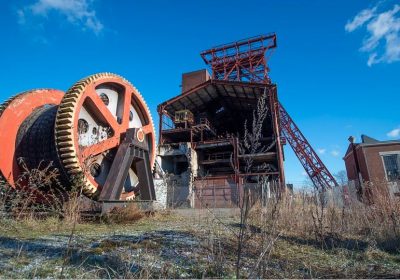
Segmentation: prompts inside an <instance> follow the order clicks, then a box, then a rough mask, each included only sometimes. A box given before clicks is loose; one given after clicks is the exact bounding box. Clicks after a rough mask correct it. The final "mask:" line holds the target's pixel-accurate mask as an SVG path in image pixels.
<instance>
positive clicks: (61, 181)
mask: <svg viewBox="0 0 400 280" xmlns="http://www.w3.org/2000/svg"><path fill="white" fill-rule="evenodd" d="M0 129H1V132H0V144H1V145H0V172H1V176H2V177H3V179H4V180H5V181H6V182H7V183H8V184H9V185H10V186H11V187H13V188H24V190H25V189H28V192H29V191H31V192H32V193H34V192H39V190H38V189H39V188H40V193H41V195H42V196H46V194H49V193H54V191H55V190H57V192H59V193H62V194H66V195H65V197H67V193H68V192H69V191H70V190H71V187H72V185H73V186H74V187H79V188H81V189H82V192H83V193H84V194H85V195H86V196H88V197H90V198H92V199H95V200H96V199H98V195H99V194H100V192H101V190H102V188H103V187H104V184H105V182H106V178H107V175H110V176H108V177H110V180H109V182H111V181H113V180H116V178H112V177H113V176H114V175H116V174H117V173H118V172H116V171H119V170H124V171H125V172H122V173H121V174H120V173H118V174H117V175H118V176H117V177H118V180H116V181H118V184H114V187H115V185H118V188H117V187H115V189H112V190H111V192H112V193H113V196H112V197H111V196H110V197H111V198H112V199H113V200H119V199H121V200H125V199H131V198H134V197H135V196H137V195H139V196H141V195H142V196H143V199H145V200H154V199H155V194H154V193H155V192H154V185H153V180H152V175H151V168H152V166H153V165H154V162H155V130H154V125H153V121H152V118H151V115H150V111H149V109H148V108H147V105H146V103H145V101H144V99H143V97H142V96H141V94H140V93H139V91H138V90H137V89H136V88H135V87H133V86H132V85H131V84H130V83H129V82H128V81H127V80H125V79H124V78H122V77H120V76H118V75H115V74H111V73H100V74H95V75H92V76H89V77H86V78H84V79H82V80H80V81H79V82H77V83H76V84H75V85H73V86H72V87H71V88H70V89H69V90H68V91H67V92H66V93H65V94H64V93H63V92H62V91H59V90H52V89H43V90H32V91H27V92H24V93H22V94H20V95H17V96H16V97H14V98H11V99H10V100H8V101H6V102H5V103H4V104H3V105H2V106H1V107H0ZM127 132H129V133H134V135H133V138H134V143H131V142H132V141H131V142H129V143H126V142H124V139H125V138H126V137H125V136H126V135H127ZM122 143H124V144H127V145H128V149H127V152H128V155H129V156H130V157H129V158H130V160H124V161H121V162H119V164H116V165H115V166H114V169H113V170H114V171H115V172H111V171H112V170H111V169H112V168H111V166H112V165H113V162H114V159H115V158H116V154H118V152H119V153H120V154H121V152H120V150H119V149H118V148H119V147H120V146H121V144H122ZM122 153H123V152H122ZM19 158H22V159H23V162H22V161H20V160H19ZM47 165H48V166H50V165H51V168H48V169H46V167H47ZM37 169H39V170H42V172H50V171H58V178H57V180H54V182H53V181H52V182H51V183H49V185H48V186H47V185H46V188H44V187H43V186H42V185H43V184H42V183H40V182H39V183H38V184H39V185H38V186H31V182H30V181H29V180H28V179H26V178H27V176H28V175H26V174H29V173H30V172H32V171H34V170H37ZM111 173H112V174H111ZM46 174H47V173H46ZM46 174H45V176H47V175H46ZM21 175H24V177H23V178H22V177H21ZM49 176H50V175H49ZM121 186H122V187H123V190H122V189H121ZM35 188H36V189H35ZM109 190H110V189H109ZM139 199H140V197H139Z"/></svg>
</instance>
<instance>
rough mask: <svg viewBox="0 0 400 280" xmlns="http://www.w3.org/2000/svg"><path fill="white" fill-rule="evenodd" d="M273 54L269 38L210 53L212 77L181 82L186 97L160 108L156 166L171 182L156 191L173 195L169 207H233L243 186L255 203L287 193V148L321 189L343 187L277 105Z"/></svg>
mask: <svg viewBox="0 0 400 280" xmlns="http://www.w3.org/2000/svg"><path fill="white" fill-rule="evenodd" d="M274 48H276V35H275V34H268V35H262V36H258V37H254V38H250V39H245V40H242V41H238V42H234V43H230V44H226V45H222V46H218V47H214V48H212V49H209V50H206V51H204V52H202V53H201V56H202V58H203V60H204V62H205V63H206V64H207V65H208V66H209V67H210V70H211V73H209V72H208V71H207V70H206V69H203V70H199V71H194V72H190V73H185V74H183V75H182V85H181V88H182V91H181V93H180V94H178V95H177V96H174V97H172V98H171V99H169V100H167V101H165V102H163V103H161V104H160V105H158V113H159V145H158V158H157V162H158V168H159V170H160V173H162V174H163V175H162V176H163V178H168V179H167V181H166V180H165V179H164V181H163V183H160V182H161V179H159V180H158V182H157V180H156V185H157V186H158V187H156V189H159V190H160V189H167V191H166V192H167V193H166V194H165V195H166V196H167V198H166V200H167V204H168V206H170V207H179V206H188V207H203V206H208V207H235V206H237V205H238V203H239V202H240V197H241V194H242V193H243V188H244V186H245V187H247V188H253V189H254V191H253V193H255V194H256V195H261V194H265V195H270V194H271V192H280V191H284V189H285V176H284V167H283V162H284V153H283V145H285V144H286V142H288V143H289V144H290V145H291V146H292V148H293V149H294V151H295V153H296V155H297V156H298V158H299V159H300V161H301V163H302V164H303V166H304V167H305V170H306V172H307V173H308V174H309V176H310V178H311V179H312V181H313V182H314V184H315V185H316V187H322V188H323V187H328V186H335V185H337V184H336V181H335V180H334V179H333V177H332V175H331V174H330V173H329V171H328V170H327V169H326V167H325V166H324V165H323V163H322V162H321V160H320V159H319V157H318V156H317V154H316V153H315V152H314V150H313V149H312V148H311V146H310V145H309V144H308V141H307V140H306V139H305V137H304V136H303V134H302V133H301V132H300V130H299V129H298V127H297V126H296V125H295V124H294V122H293V120H292V119H291V118H290V117H289V115H288V114H287V112H286V111H285V110H284V108H283V107H282V106H281V104H280V103H279V101H278V91H277V86H276V84H274V83H272V82H271V80H270V78H269V75H268V72H269V67H268V65H267V62H268V59H269V57H270V53H271V51H272V50H273V49H274ZM261 99H263V100H264V102H265V106H266V108H267V111H266V116H265V119H263V122H262V124H261V127H260V128H261V130H260V131H259V132H260V133H259V137H258V138H257V140H256V142H257V143H252V145H250V146H251V147H250V146H249V145H247V147H246V144H245V142H246V140H245V139H246V137H247V138H248V134H249V133H250V134H252V135H253V136H254V134H256V132H255V131H253V130H252V129H253V128H254V127H255V126H254V125H253V120H254V119H257V112H258V111H259V109H257V106H260V105H258V104H259V103H258V102H259V100H261ZM246 121H247V126H246V127H247V128H245V122H246ZM253 138H254V137H253ZM253 140H254V139H253ZM253 142H254V141H253ZM163 184H164V187H163V186H162V185H163Z"/></svg>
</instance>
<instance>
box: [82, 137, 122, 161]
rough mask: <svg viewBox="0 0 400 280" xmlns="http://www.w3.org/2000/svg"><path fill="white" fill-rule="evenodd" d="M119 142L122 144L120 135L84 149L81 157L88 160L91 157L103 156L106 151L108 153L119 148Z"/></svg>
mask: <svg viewBox="0 0 400 280" xmlns="http://www.w3.org/2000/svg"><path fill="white" fill-rule="evenodd" d="M119 142H120V137H119V135H115V136H113V137H111V138H108V139H106V140H104V141H101V142H99V143H96V144H94V145H91V146H88V147H85V148H83V150H82V152H81V156H82V158H83V159H87V158H88V157H89V156H95V155H98V154H101V153H103V152H105V151H108V150H110V149H112V148H115V147H117V146H118V144H119Z"/></svg>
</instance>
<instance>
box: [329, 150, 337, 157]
mask: <svg viewBox="0 0 400 280" xmlns="http://www.w3.org/2000/svg"><path fill="white" fill-rule="evenodd" d="M331 155H332V156H334V157H338V156H339V151H337V150H332V151H331Z"/></svg>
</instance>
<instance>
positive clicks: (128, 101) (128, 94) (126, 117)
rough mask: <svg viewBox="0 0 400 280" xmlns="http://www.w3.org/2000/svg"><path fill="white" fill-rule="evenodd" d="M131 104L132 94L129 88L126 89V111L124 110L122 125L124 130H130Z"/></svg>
mask: <svg viewBox="0 0 400 280" xmlns="http://www.w3.org/2000/svg"><path fill="white" fill-rule="evenodd" d="M131 104H132V92H131V91H130V90H129V89H128V88H125V93H124V110H123V117H122V125H121V127H122V129H123V130H126V129H128V128H129V115H130V110H131Z"/></svg>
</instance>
